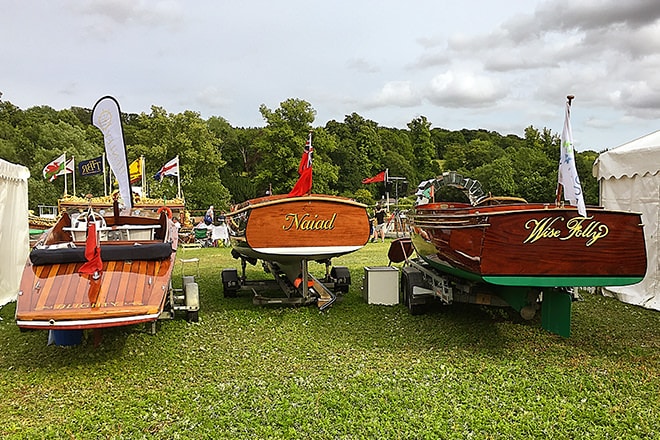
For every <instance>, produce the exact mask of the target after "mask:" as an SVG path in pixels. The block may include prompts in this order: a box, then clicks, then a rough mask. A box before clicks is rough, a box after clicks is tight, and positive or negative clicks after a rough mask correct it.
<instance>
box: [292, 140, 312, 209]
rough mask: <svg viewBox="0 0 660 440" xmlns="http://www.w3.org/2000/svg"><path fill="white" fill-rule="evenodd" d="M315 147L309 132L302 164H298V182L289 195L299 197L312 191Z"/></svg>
mask: <svg viewBox="0 0 660 440" xmlns="http://www.w3.org/2000/svg"><path fill="white" fill-rule="evenodd" d="M313 152H314V148H312V133H311V132H310V133H309V138H308V139H307V142H306V143H305V151H304V152H303V155H302V158H301V159H300V165H298V174H300V177H299V178H298V181H297V182H296V184H295V186H294V187H293V189H292V190H291V192H289V197H298V196H304V195H305V194H309V193H310V192H311V191H312V153H313Z"/></svg>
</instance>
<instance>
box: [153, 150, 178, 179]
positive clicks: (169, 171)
mask: <svg viewBox="0 0 660 440" xmlns="http://www.w3.org/2000/svg"><path fill="white" fill-rule="evenodd" d="M178 175H179V156H176V157H175V158H174V159H172V160H170V161H169V162H167V163H166V164H165V165H163V166H162V167H161V169H160V170H158V172H157V173H156V175H155V176H154V179H156V180H158V181H159V182H160V181H162V180H163V176H178Z"/></svg>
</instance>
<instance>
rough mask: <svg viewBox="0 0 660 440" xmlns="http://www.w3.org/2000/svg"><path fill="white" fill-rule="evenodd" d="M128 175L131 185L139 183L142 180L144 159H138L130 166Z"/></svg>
mask: <svg viewBox="0 0 660 440" xmlns="http://www.w3.org/2000/svg"><path fill="white" fill-rule="evenodd" d="M128 175H129V176H130V181H131V183H133V184H135V183H139V182H140V181H141V180H142V158H137V159H135V160H134V161H133V162H131V164H130V165H129V166H128Z"/></svg>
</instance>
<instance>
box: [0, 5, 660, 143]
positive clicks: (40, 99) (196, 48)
mask: <svg viewBox="0 0 660 440" xmlns="http://www.w3.org/2000/svg"><path fill="white" fill-rule="evenodd" d="M0 5H2V8H1V9H0V10H1V11H2V13H1V14H0V41H2V44H0V66H1V68H0V72H2V74H0V92H2V93H3V95H2V97H1V98H0V99H2V100H6V101H10V102H12V103H13V104H14V105H16V106H18V107H20V108H22V109H27V108H29V107H32V106H36V105H49V106H51V107H53V108H55V109H58V110H59V109H65V108H69V107H72V106H78V107H87V108H92V107H93V105H94V103H95V102H96V101H97V99H99V98H100V97H102V96H104V95H108V94H110V95H113V96H115V97H116V98H117V100H118V101H119V103H120V106H121V109H122V111H124V112H130V113H143V112H144V113H149V112H150V111H151V106H152V105H156V106H159V107H163V108H164V109H165V110H166V111H168V112H169V113H179V112H182V111H184V110H193V111H196V112H199V113H200V114H201V116H202V117H203V118H208V117H210V116H221V117H223V118H225V119H226V120H227V121H229V122H230V123H231V124H232V125H233V126H236V127H249V126H251V127H254V126H263V125H264V121H263V119H262V118H261V114H260V113H259V106H260V105H261V104H265V105H266V106H267V107H269V108H271V109H275V108H277V107H278V106H279V103H280V102H282V101H284V100H286V99H288V98H298V99H304V100H306V101H308V102H309V103H310V104H311V105H312V107H313V108H314V109H315V110H316V111H317V118H316V120H315V122H314V126H324V125H325V124H326V122H327V121H330V120H337V121H343V120H344V117H345V116H346V115H347V114H350V113H352V112H356V113H358V114H360V115H361V116H363V117H365V118H367V119H372V120H374V121H376V122H378V123H379V124H380V125H382V126H387V127H400V128H405V126H406V124H407V123H408V122H410V121H411V120H412V119H414V118H416V117H418V116H420V115H423V116H426V118H427V119H428V120H429V121H430V122H431V123H432V127H442V128H447V129H450V130H459V129H462V128H468V129H478V128H483V129H487V130H493V131H498V132H500V133H502V134H509V133H513V134H517V135H523V133H524V129H525V127H527V126H529V125H533V126H535V127H537V128H543V127H547V128H549V129H551V130H552V131H553V132H556V133H561V129H562V125H563V118H564V105H565V101H566V95H568V94H572V95H575V100H574V101H573V108H572V125H573V134H574V140H575V144H576V147H577V149H578V150H586V149H591V150H596V151H601V150H603V149H606V148H612V147H615V146H617V145H620V144H622V143H625V142H627V141H630V140H633V139H635V138H637V137H640V136H643V135H646V134H648V133H651V132H653V131H656V130H658V129H660V119H659V118H660V2H659V1H658V0H579V1H576V0H546V1H536V0H502V1H491V0H462V1H449V0H408V1H401V0H396V1H395V0H332V1H328V0H326V1H317V0H241V1H237V0H234V1H228V0H224V1H223V0H188V1H186V0H34V1H22V0H0Z"/></svg>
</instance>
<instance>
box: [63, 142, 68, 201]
mask: <svg viewBox="0 0 660 440" xmlns="http://www.w3.org/2000/svg"><path fill="white" fill-rule="evenodd" d="M66 181H67V178H66V151H65V152H64V195H63V197H66V195H67V192H68V191H67V186H66Z"/></svg>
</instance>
